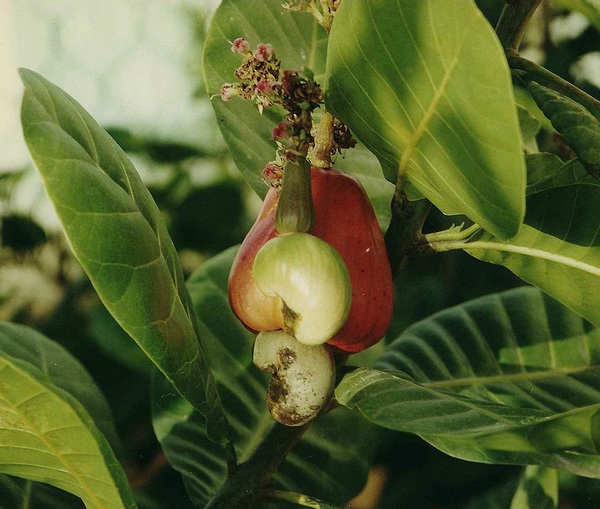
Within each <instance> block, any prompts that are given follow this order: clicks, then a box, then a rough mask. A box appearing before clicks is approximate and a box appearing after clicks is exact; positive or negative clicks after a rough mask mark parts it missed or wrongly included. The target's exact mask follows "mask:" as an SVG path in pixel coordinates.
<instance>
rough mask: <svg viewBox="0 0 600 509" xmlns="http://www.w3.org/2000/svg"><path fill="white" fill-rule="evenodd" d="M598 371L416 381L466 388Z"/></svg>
mask: <svg viewBox="0 0 600 509" xmlns="http://www.w3.org/2000/svg"><path fill="white" fill-rule="evenodd" d="M597 369H600V364H599V365H589V366H583V367H580V368H552V369H546V370H543V371H528V372H524V373H507V374H500V375H488V376H473V377H462V378H453V379H451V380H436V381H432V382H420V381H416V383H418V384H419V385H422V386H423V387H427V388H428V389H446V388H455V387H467V386H472V385H491V384H496V383H510V384H513V383H519V382H532V381H535V380H543V379H544V378H558V377H568V376H572V375H577V374H580V373H585V372H586V371H594V370H597Z"/></svg>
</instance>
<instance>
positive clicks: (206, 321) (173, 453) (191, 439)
mask: <svg viewBox="0 0 600 509" xmlns="http://www.w3.org/2000/svg"><path fill="white" fill-rule="evenodd" d="M235 253H236V248H232V249H229V250H227V251H225V252H224V253H221V254H220V255H218V256H216V257H215V258H213V259H211V260H210V261H209V262H207V263H206V264H204V265H203V266H202V268H201V269H200V270H199V271H198V272H196V273H195V274H194V275H193V276H192V277H191V278H190V280H189V282H188V285H189V288H190V292H191V294H192V297H193V300H194V303H195V305H196V306H197V307H198V308H200V309H205V310H207V311H208V312H205V313H204V314H203V315H202V316H203V319H202V321H201V325H200V327H201V331H202V335H203V337H204V338H205V341H206V348H207V351H208V352H209V353H210V355H211V358H214V359H216V362H217V364H216V365H215V368H216V369H215V374H216V379H217V383H218V385H219V389H220V392H221V394H223V403H224V405H225V408H226V410H227V413H228V415H229V418H230V421H231V425H232V430H233V433H234V438H235V440H234V442H235V444H236V448H237V454H238V458H239V460H240V461H245V460H247V459H248V458H249V456H250V455H251V453H252V452H253V451H254V449H255V448H256V447H257V445H258V443H259V442H260V440H261V439H262V438H263V437H264V435H265V434H266V433H267V432H268V431H269V430H270V429H271V427H272V426H273V424H274V421H273V419H272V418H271V416H270V415H269V413H268V411H267V407H266V392H267V381H268V377H267V376H266V375H265V374H264V373H262V372H260V371H258V370H257V369H256V368H255V367H254V365H253V364H252V345H253V342H254V334H252V333H250V332H249V331H247V330H246V329H245V328H244V327H243V325H242V324H241V323H240V322H239V321H238V320H237V319H236V318H235V317H234V315H233V313H232V312H231V310H230V308H229V305H228V299H227V279H228V275H229V270H230V267H231V263H232V261H233V258H234V256H235ZM152 399H153V416H154V417H153V421H154V428H155V432H156V435H157V437H158V439H159V441H160V442H161V445H162V447H163V450H164V451H165V454H166V455H167V458H168V459H169V462H170V463H171V464H172V465H173V466H174V468H176V469H177V470H179V471H180V472H181V473H182V475H183V477H184V481H185V482H186V485H187V488H188V492H189V493H190V496H191V498H192V500H193V501H194V503H195V504H197V505H202V504H203V503H205V502H206V500H207V499H208V498H210V496H211V494H213V493H214V492H215V491H216V490H217V489H218V487H219V486H220V485H221V484H222V483H223V482H224V481H225V475H226V464H225V460H224V457H223V449H222V447H221V446H219V445H217V444H213V443H211V442H210V441H208V440H207V437H206V434H205V431H204V428H203V426H202V423H201V421H200V420H199V416H198V414H197V413H196V412H194V411H193V409H192V407H191V406H190V405H189V404H187V403H186V402H185V401H184V400H183V399H182V398H180V397H178V396H177V395H176V394H175V393H174V392H173V390H172V389H171V388H170V387H169V385H168V384H167V383H166V382H165V381H164V380H161V379H157V380H155V383H154V388H153V398H152ZM340 410H342V411H338V410H336V411H333V412H330V413H328V414H327V415H325V416H323V417H322V418H319V419H318V420H317V421H316V422H315V423H314V424H313V425H312V426H311V427H310V428H309V430H308V431H307V432H306V433H305V434H304V435H303V438H302V440H301V441H300V442H299V443H298V444H296V446H295V447H294V448H293V449H292V451H291V453H290V454H289V455H288V456H287V458H286V460H285V462H284V464H283V465H282V467H281V468H280V469H279V470H278V472H277V473H276V474H275V482H276V484H277V486H278V487H280V488H281V489H285V490H290V491H298V492H302V493H306V494H308V495H311V496H314V497H318V498H321V499H325V500H330V501H332V502H335V503H344V502H346V501H347V500H348V499H350V498H351V497H352V496H354V495H355V494H356V492H357V491H358V490H360V488H361V486H362V485H363V484H364V482H365V480H366V476H367V472H368V469H369V466H370V461H371V457H372V454H373V452H374V436H375V435H374V429H373V427H372V426H371V425H370V424H369V423H367V422H366V421H365V420H363V419H360V418H357V417H356V415H354V414H353V413H352V412H349V411H348V410H345V409H340Z"/></svg>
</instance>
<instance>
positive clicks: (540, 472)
mask: <svg viewBox="0 0 600 509" xmlns="http://www.w3.org/2000/svg"><path fill="white" fill-rule="evenodd" d="M556 507H558V472H557V471H556V470H555V469H553V468H547V467H540V466H538V465H530V466H528V467H527V468H526V469H525V472H523V476H522V477H521V480H520V481H519V485H518V487H517V491H516V493H515V495H514V497H513V500H512V504H511V506H510V508H511V509H555V508H556Z"/></svg>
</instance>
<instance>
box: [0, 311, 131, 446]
mask: <svg viewBox="0 0 600 509" xmlns="http://www.w3.org/2000/svg"><path fill="white" fill-rule="evenodd" d="M0 355H5V356H10V357H13V358H15V359H20V360H22V361H25V362H27V363H28V364H31V365H32V366H35V367H36V368H37V369H39V370H40V371H41V372H43V373H44V374H45V376H46V377H47V378H48V381H49V382H51V383H52V384H54V385H56V386H57V387H59V388H60V389H62V390H64V391H66V392H68V393H69V394H70V395H71V396H73V397H74V398H75V399H77V401H78V402H79V403H81V405H83V407H84V408H85V409H86V411H87V412H88V414H89V415H90V417H92V419H93V420H94V423H95V424H96V426H97V427H98V429H99V430H100V431H101V432H102V433H103V434H104V436H105V437H106V439H107V440H108V441H109V443H110V444H111V446H112V447H113V449H115V450H116V451H119V449H120V448H121V445H120V443H119V438H118V436H117V431H116V429H115V424H114V421H113V415H112V412H111V410H110V407H109V406H108V402H107V401H106V399H105V398H104V395H103V394H102V392H100V389H98V387H97V386H96V383H95V382H94V380H93V379H92V377H91V376H90V375H89V373H88V372H87V371H86V370H85V368H84V367H83V366H82V365H81V364H79V362H78V361H77V360H76V359H75V358H74V357H73V356H72V355H71V354H70V353H69V352H67V351H66V350H65V349H64V348H62V347H61V346H60V345H58V344H57V343H55V342H53V341H50V340H49V339H48V338H47V337H45V336H43V335H42V334H40V333H39V332H36V331H35V330H33V329H30V328H29V327H25V326H23V325H17V324H14V323H9V322H0Z"/></svg>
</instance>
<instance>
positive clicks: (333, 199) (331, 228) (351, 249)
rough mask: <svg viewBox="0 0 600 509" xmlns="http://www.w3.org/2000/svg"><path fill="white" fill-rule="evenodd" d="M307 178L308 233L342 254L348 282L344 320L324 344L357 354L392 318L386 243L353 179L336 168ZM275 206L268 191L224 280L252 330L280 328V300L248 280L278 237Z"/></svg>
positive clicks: (237, 311)
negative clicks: (348, 302)
mask: <svg viewBox="0 0 600 509" xmlns="http://www.w3.org/2000/svg"><path fill="white" fill-rule="evenodd" d="M311 180H312V196H313V203H314V207H315V225H314V228H313V229H312V231H311V233H312V234H313V235H314V236H316V237H318V238H320V239H322V240H324V241H326V242H327V243H329V244H330V245H331V246H333V248H334V249H335V250H336V251H337V252H338V253H339V254H340V255H341V257H342V259H343V260H344V262H345V263H346V267H347V269H348V273H349V275H350V282H351V284H352V304H351V307H350V313H349V315H348V319H347V320H346V322H345V323H344V325H343V326H342V328H341V329H340V330H339V331H338V333H337V334H336V335H335V336H334V337H333V338H332V339H330V340H329V341H328V343H329V344H330V345H332V346H335V347H336V348H337V349H339V350H341V351H342V352H345V353H356V352H360V351H362V350H364V349H365V348H368V347H370V346H372V345H373V344H375V343H377V342H378V341H379V340H380V339H381V338H382V336H383V335H384V334H385V331H386V330H387V328H388V326H389V323H390V320H391V317H392V307H393V286H392V275H391V269H390V264H389V260H388V257H387V253H386V250H385V242H384V240H383V236H382V234H381V230H380V228H379V224H378V223H377V218H376V217H375V213H374V211H373V208H372V206H371V203H370V201H369V198H368V197H367V194H366V192H365V190H364V189H363V187H362V185H361V184H360V182H359V181H358V179H356V178H355V177H354V176H352V175H350V174H348V173H344V172H340V171H337V170H333V169H329V170H325V169H321V168H314V167H313V168H312V169H311ZM276 207H277V193H276V192H275V191H274V190H270V191H269V192H268V193H267V196H266V198H265V201H264V204H263V207H262V210H261V212H260V214H259V216H258V218H257V220H256V222H255V224H254V226H253V227H252V229H251V230H250V232H249V233H248V235H247V236H246V239H245V240H244V242H243V244H242V246H241V248H240V250H239V251H238V254H237V256H236V258H235V260H234V263H233V266H232V268H231V273H230V276H229V301H230V304H231V307H232V309H233V311H234V313H235V314H236V316H237V317H238V318H239V319H240V320H241V321H242V322H243V323H244V324H245V325H246V326H247V327H248V328H249V329H251V330H253V331H269V330H277V329H282V328H283V327H284V324H283V315H282V313H281V300H280V299H279V298H276V297H267V296H266V295H264V294H263V293H262V292H261V291H260V290H259V289H258V288H256V286H255V285H254V282H253V280H252V264H253V263H254V258H255V257H256V254H257V252H258V251H259V249H260V248H261V247H262V246H263V245H264V244H265V243H266V242H267V241H268V240H270V239H272V238H273V237H275V236H276V235H277V232H276V230H275V222H274V218H275V211H276Z"/></svg>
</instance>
